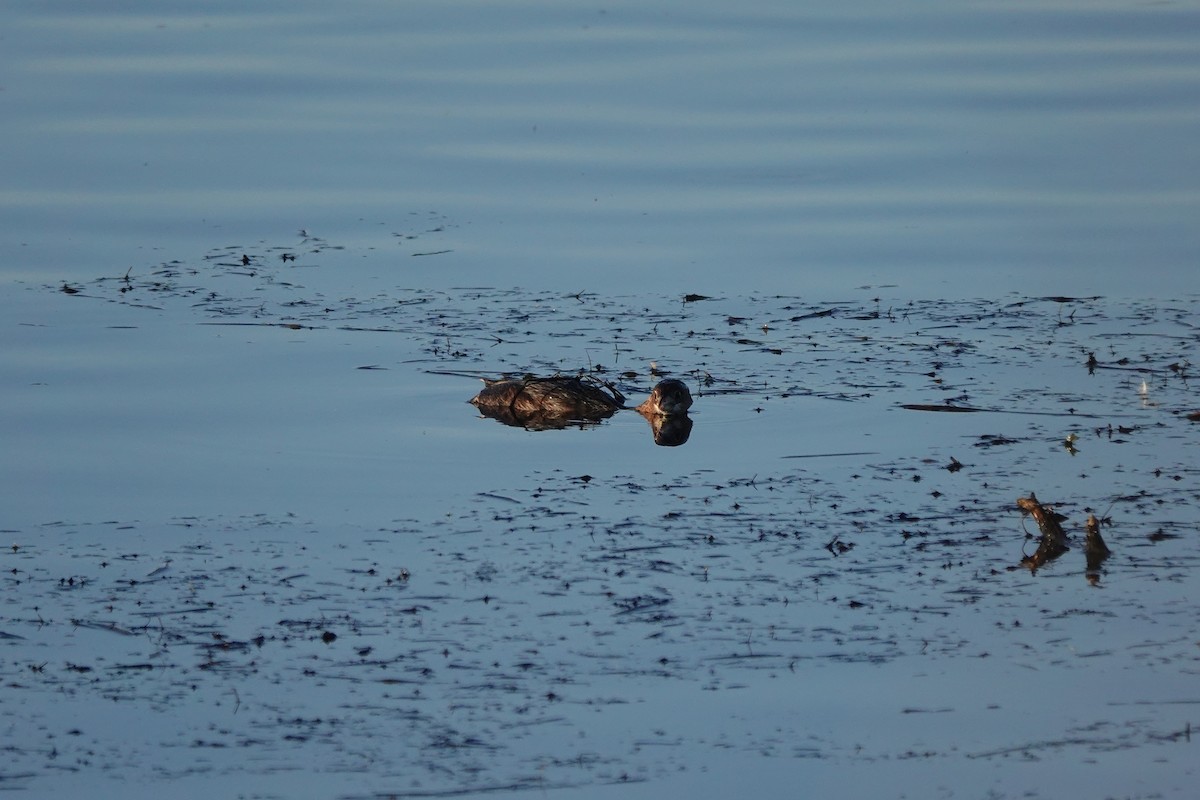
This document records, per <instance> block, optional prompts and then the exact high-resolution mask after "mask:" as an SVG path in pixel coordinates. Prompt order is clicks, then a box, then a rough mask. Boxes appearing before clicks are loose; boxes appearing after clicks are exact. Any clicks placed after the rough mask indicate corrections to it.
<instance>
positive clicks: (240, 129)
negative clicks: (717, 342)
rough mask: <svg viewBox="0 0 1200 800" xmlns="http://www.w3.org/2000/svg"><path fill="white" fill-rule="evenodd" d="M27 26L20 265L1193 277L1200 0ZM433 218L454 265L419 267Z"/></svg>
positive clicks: (608, 274)
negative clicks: (331, 250) (348, 262)
mask: <svg viewBox="0 0 1200 800" xmlns="http://www.w3.org/2000/svg"><path fill="white" fill-rule="evenodd" d="M106 6H108V7H106ZM0 30H2V31H3V32H2V33H0V36H2V37H3V46H2V47H0V109H2V111H3V113H2V114H0V131H2V132H3V137H4V142H5V149H6V151H7V152H9V153H10V154H11V155H12V156H13V157H10V158H7V159H5V163H4V165H3V167H2V168H0V170H2V171H0V209H2V211H3V214H4V217H5V225H4V226H3V231H2V232H0V237H2V238H0V276H19V277H25V278H30V279H35V280H37V279H43V278H48V279H58V278H71V277H92V276H94V275H96V274H103V273H105V272H106V271H110V270H121V271H122V272H123V271H124V270H125V269H126V268H128V267H129V266H140V265H145V264H147V263H154V262H155V261H157V260H159V259H170V258H179V257H183V256H185V255H189V254H195V253H199V252H202V251H204V250H206V249H207V248H209V247H213V246H221V245H225V244H237V243H243V242H248V241H257V240H260V239H264V238H269V239H278V238H280V237H282V236H286V235H291V234H292V233H293V232H294V231H295V230H297V229H298V228H308V229H311V230H312V231H313V232H314V233H317V234H319V235H323V236H326V237H329V238H331V239H335V240H337V241H339V242H343V243H347V242H350V241H357V242H361V243H362V244H363V245H364V246H369V247H375V248H377V250H376V251H374V257H373V258H372V259H369V260H368V263H366V264H364V265H362V266H363V268H362V270H361V272H360V273H359V274H357V275H356V279H357V280H372V279H386V280H387V281H389V282H393V281H394V282H399V283H402V284H407V285H413V286H431V285H478V284H480V283H485V284H488V285H500V286H510V285H521V286H530V287H538V288H561V289H571V290H574V291H579V290H580V289H585V288H586V289H589V290H603V289H610V288H618V289H620V290H623V291H629V290H633V289H637V288H641V289H643V290H647V291H649V290H663V291H670V292H673V291H701V292H705V293H713V292H729V291H736V290H742V289H746V288H756V289H763V290H777V291H785V292H821V293H827V292H830V291H833V292H837V291H841V290H844V289H845V288H847V287H852V286H856V285H860V284H865V283H872V284H880V283H883V284H898V285H900V286H901V287H903V289H904V291H906V292H911V293H913V294H915V295H920V296H929V295H931V294H936V295H942V294H950V295H955V296H962V295H976V294H984V295H990V294H993V293H996V292H999V291H1008V290H1012V289H1014V288H1019V289H1021V290H1022V291H1029V292H1031V293H1034V294H1038V293H1049V292H1055V293H1065V292H1068V291H1070V292H1073V293H1083V294H1088V293H1102V294H1113V293H1118V294H1120V293H1137V294H1149V295H1160V294H1171V293H1173V292H1175V291H1176V290H1178V289H1180V288H1181V287H1187V288H1190V287H1192V286H1193V285H1194V284H1193V282H1192V276H1193V273H1194V267H1195V257H1196V253H1197V252H1198V250H1200V247H1198V245H1200V233H1198V231H1197V227H1196V225H1195V224H1194V221H1195V220H1196V219H1197V217H1198V213H1197V212H1198V210H1200V193H1198V190H1197V175H1200V145H1198V144H1197V142H1200V135H1198V134H1200V120H1198V112H1197V108H1198V107H1200V103H1198V102H1197V101H1198V100H1200V51H1198V50H1197V48H1196V47H1195V41H1196V33H1197V30H1200V9H1197V7H1196V5H1195V4H1194V3H1161V4H1150V5H1147V4H1139V3H1132V2H1129V3H1124V2H1121V3H1117V2H1108V3H1094V2H1086V3H1084V2H1080V3H1071V2H1062V3H1054V2H1036V3H1018V4H1014V3H1007V2H1003V3H1000V2H998V3H955V2H924V3H916V4H913V3H906V4H896V3H882V2H874V3H858V4H853V5H851V6H845V5H843V4H836V3H792V2H775V3H773V2H750V3H739V4H736V5H735V6H732V7H731V6H730V5H729V4H727V3H718V2H697V3H687V4H667V5H664V4H649V5H647V4H645V3H616V4H604V5H603V6H601V7H596V6H585V5H581V4H562V3H552V2H525V3H516V4H512V3H506V4H494V3H484V2H455V3H449V4H447V3H442V2H406V3H402V4H396V3H390V2H363V3H355V4H353V5H351V6H349V7H346V8H341V7H339V8H336V9H335V8H333V7H331V6H328V4H321V3H305V2H300V3H296V2H286V3H256V4H254V6H253V9H252V10H251V9H245V8H244V7H243V6H242V5H240V4H226V5H224V6H221V5H214V4H204V5H203V6H200V5H185V4H174V5H172V6H170V7H164V6H163V5H162V4H160V3H121V4H102V3H85V4H76V5H67V4H54V5H53V6H47V5H46V4H41V3H28V2H25V3H20V2H16V3H6V4H5V6H4V9H3V10H0ZM429 212H436V213H437V214H439V215H442V216H441V219H440V221H439V223H438V224H439V225H444V226H445V228H446V231H445V232H444V235H442V236H441V237H440V238H438V240H437V242H436V246H435V247H430V248H428V249H431V250H441V249H451V250H453V252H452V253H448V254H445V255H443V256H439V257H437V258H427V259H419V258H418V259H413V258H411V257H410V255H409V254H410V253H411V252H412V251H413V248H405V247H403V246H398V242H397V240H396V238H395V237H394V236H393V234H396V233H403V234H413V233H420V232H421V231H423V230H425V229H427V228H430V227H436V226H434V225H427V224H426V215H427V214H428V213H429Z"/></svg>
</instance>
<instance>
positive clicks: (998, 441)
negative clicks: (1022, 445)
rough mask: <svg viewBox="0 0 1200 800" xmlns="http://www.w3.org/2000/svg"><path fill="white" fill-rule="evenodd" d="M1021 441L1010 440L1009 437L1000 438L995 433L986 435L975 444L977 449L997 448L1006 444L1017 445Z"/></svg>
mask: <svg viewBox="0 0 1200 800" xmlns="http://www.w3.org/2000/svg"><path fill="white" fill-rule="evenodd" d="M1019 441H1021V440H1020V439H1010V438H1008V437H1007V436H1000V435H998V434H993V433H985V434H983V435H982V436H980V437H979V441H978V442H976V443H975V446H976V447H997V446H999V445H1004V444H1016V443H1017V442H1019Z"/></svg>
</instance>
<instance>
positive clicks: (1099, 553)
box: [1083, 514, 1112, 586]
mask: <svg viewBox="0 0 1200 800" xmlns="http://www.w3.org/2000/svg"><path fill="white" fill-rule="evenodd" d="M1083 553H1084V556H1085V557H1086V558H1087V573H1086V575H1087V579H1088V583H1090V584H1092V585H1093V586H1097V585H1099V583H1100V567H1101V566H1102V565H1103V564H1104V560H1105V559H1106V558H1108V557H1109V556H1110V555H1112V551H1111V550H1109V549H1108V545H1106V544H1105V543H1104V538H1103V537H1102V536H1101V535H1100V520H1098V519H1096V515H1095V514H1088V518H1087V534H1086V536H1085V538H1084V540H1083Z"/></svg>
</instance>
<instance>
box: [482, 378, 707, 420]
mask: <svg viewBox="0 0 1200 800" xmlns="http://www.w3.org/2000/svg"><path fill="white" fill-rule="evenodd" d="M484 382H485V383H486V384H487V385H486V386H484V388H483V391H481V392H480V393H479V394H477V395H475V397H473V398H472V399H471V403H472V404H474V405H475V407H476V408H478V409H479V410H480V412H481V413H483V414H484V415H485V416H488V417H492V418H493V419H497V420H499V421H501V422H503V423H505V424H507V425H518V426H521V427H525V428H533V429H546V428H565V427H567V426H568V425H572V424H581V423H582V424H586V423H588V422H592V423H595V422H599V421H600V420H602V419H607V418H608V417H611V416H612V415H613V414H615V413H617V411H619V410H621V409H622V408H625V396H624V395H623V394H621V392H620V391H619V390H617V388H616V387H615V386H613V385H612V384H610V383H606V382H604V381H601V380H599V379H597V378H593V377H591V376H585V377H575V376H563V375H555V376H552V377H548V378H535V377H525V378H514V379H504V380H485V381H484ZM691 406H692V393H691V392H690V391H688V388H687V385H686V384H685V383H683V381H678V380H675V379H674V378H669V379H667V380H664V381H660V382H659V384H658V385H657V386H655V387H654V390H653V391H652V392H650V396H649V397H648V398H646V401H645V402H644V403H642V404H641V405H639V406H637V407H636V408H635V409H634V410H635V411H637V412H638V413H639V414H641V415H642V416H643V417H646V419H648V420H650V421H651V424H652V425H653V424H654V422H655V420H656V419H659V420H665V419H667V418H686V417H687V410H688V409H689V408H691ZM689 421H690V420H689ZM688 427H689V430H690V426H688ZM656 429H657V428H656Z"/></svg>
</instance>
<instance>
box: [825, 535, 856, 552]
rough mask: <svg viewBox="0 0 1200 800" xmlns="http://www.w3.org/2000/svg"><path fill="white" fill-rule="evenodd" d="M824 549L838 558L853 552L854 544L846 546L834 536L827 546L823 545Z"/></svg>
mask: <svg viewBox="0 0 1200 800" xmlns="http://www.w3.org/2000/svg"><path fill="white" fill-rule="evenodd" d="M825 549H826V550H828V551H829V552H831V553H833V554H834V555H835V556H840V555H842V554H843V553H848V552H850V551H851V550H853V549H854V544H853V543H850V544H846V543H845V542H843V541H842V540H841V539H840V538H838V537H836V536H835V537H833V539H831V540H830V541H829V543H828V544H826V545H825Z"/></svg>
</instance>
